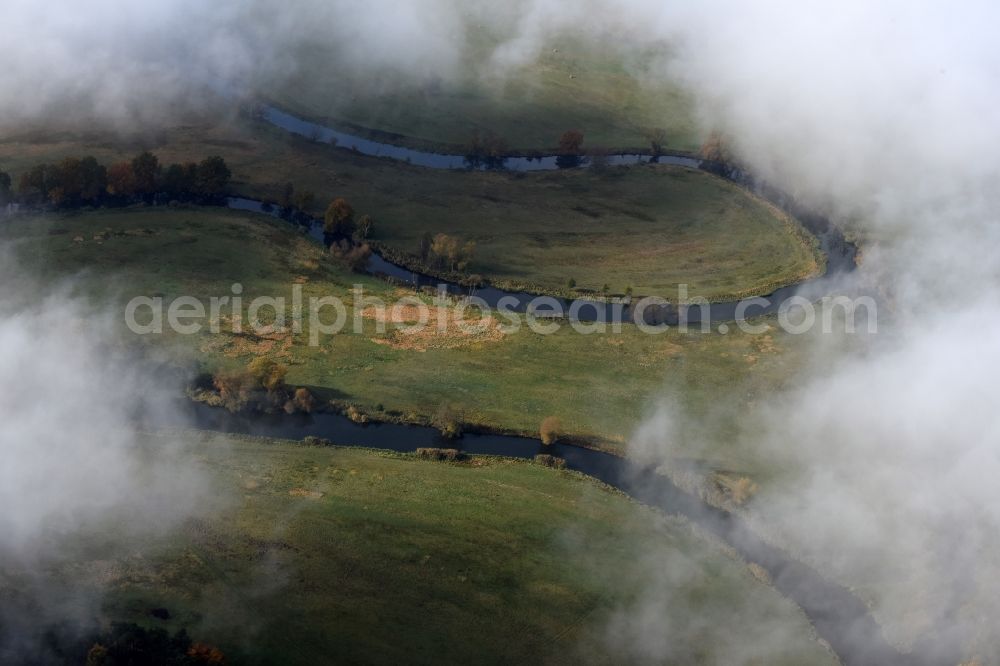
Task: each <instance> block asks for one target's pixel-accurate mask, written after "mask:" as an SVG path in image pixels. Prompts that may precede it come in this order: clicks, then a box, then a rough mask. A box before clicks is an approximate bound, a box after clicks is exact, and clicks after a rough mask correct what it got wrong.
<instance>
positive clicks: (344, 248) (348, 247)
mask: <svg viewBox="0 0 1000 666" xmlns="http://www.w3.org/2000/svg"><path fill="white" fill-rule="evenodd" d="M374 229H375V221H374V220H372V218H371V216H370V215H362V216H361V217H359V218H358V219H357V220H355V219H354V207H353V206H351V204H350V203H349V202H348V201H347V199H344V198H340V197H338V198H336V199H334V200H333V201H331V202H330V205H329V206H327V207H326V213H325V214H324V215H323V232H324V233H325V234H326V235H327V236H328V237H329V239H330V254H331V255H333V257H335V258H336V259H339V260H340V261H342V262H344V263H345V264H347V266H348V267H349V268H350V269H351V270H352V271H357V272H361V271H363V270H364V268H365V266H367V265H368V259H369V258H370V257H371V256H372V248H371V246H370V245H369V244H368V243H367V240H368V238H369V237H371V235H372V232H373V230H374Z"/></svg>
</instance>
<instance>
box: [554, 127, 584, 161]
mask: <svg viewBox="0 0 1000 666" xmlns="http://www.w3.org/2000/svg"><path fill="white" fill-rule="evenodd" d="M582 150H583V132H581V131H580V130H575V129H573V130H568V131H566V132H564V133H563V135H562V136H561V137H559V146H558V152H559V154H560V155H579V154H580V153H581V152H582Z"/></svg>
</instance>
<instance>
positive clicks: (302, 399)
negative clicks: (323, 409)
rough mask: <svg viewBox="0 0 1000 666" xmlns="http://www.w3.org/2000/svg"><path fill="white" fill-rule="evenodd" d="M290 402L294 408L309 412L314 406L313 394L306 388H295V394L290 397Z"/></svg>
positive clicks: (304, 412)
mask: <svg viewBox="0 0 1000 666" xmlns="http://www.w3.org/2000/svg"><path fill="white" fill-rule="evenodd" d="M292 402H293V404H294V405H295V408H296V409H297V410H298V411H300V412H302V413H303V414H311V413H312V410H314V409H315V408H316V398H314V397H313V394H312V393H310V392H309V389H307V388H302V387H300V388H297V389H295V396H294V397H293V398H292Z"/></svg>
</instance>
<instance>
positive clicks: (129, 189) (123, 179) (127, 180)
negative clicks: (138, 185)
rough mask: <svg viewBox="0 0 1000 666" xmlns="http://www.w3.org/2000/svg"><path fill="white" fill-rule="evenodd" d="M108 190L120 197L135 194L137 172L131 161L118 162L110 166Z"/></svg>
mask: <svg viewBox="0 0 1000 666" xmlns="http://www.w3.org/2000/svg"><path fill="white" fill-rule="evenodd" d="M107 191H108V194H110V195H111V196H113V197H116V198H119V199H129V198H131V197H134V196H135V192H136V190H135V172H134V171H133V170H132V163H131V162H118V163H117V164H112V165H111V166H109V167H108V185H107Z"/></svg>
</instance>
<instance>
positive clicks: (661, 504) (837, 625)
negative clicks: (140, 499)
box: [144, 402, 958, 666]
mask: <svg viewBox="0 0 1000 666" xmlns="http://www.w3.org/2000/svg"><path fill="white" fill-rule="evenodd" d="M180 409H182V410H183V411H184V413H183V414H182V417H183V418H182V419H181V421H182V422H183V423H185V424H188V425H193V426H194V427H195V428H197V429H200V430H208V431H215V432H222V433H234V434H244V435H252V436H256V437H269V438H279V439H291V440H301V439H304V438H305V437H318V438H320V439H322V440H326V441H329V442H334V443H336V444H337V445H338V446H349V447H365V448H377V449H386V450H391V451H397V452H401V453H412V452H414V451H416V450H417V449H418V448H421V447H438V448H458V449H460V450H461V451H462V452H464V453H466V454H471V455H494V456H505V457H509V458H520V459H528V460H530V459H532V458H534V456H535V455H537V454H539V453H547V454H551V455H554V456H558V457H559V458H562V459H564V460H565V461H566V467H567V468H568V469H571V470H574V471H577V472H581V473H583V474H587V475H589V476H592V477H594V478H595V479H598V480H600V481H603V482H604V483H607V484H608V485H610V486H613V487H615V488H618V489H619V490H621V491H623V492H625V493H626V494H628V495H630V496H631V497H633V498H635V499H636V500H638V501H640V502H643V503H644V504H648V505H650V506H655V507H657V508H659V509H661V510H663V511H665V512H667V513H670V514H676V515H681V516H684V517H685V518H687V519H689V520H691V521H692V522H693V523H695V524H697V525H699V526H700V527H702V528H703V529H705V530H707V531H708V532H710V533H711V534H713V535H715V536H716V537H718V538H719V539H721V540H722V541H724V542H725V543H727V544H728V545H730V546H732V547H733V548H734V549H735V550H736V551H737V552H738V553H739V554H740V555H741V557H743V558H744V559H745V560H746V561H748V562H754V563H756V564H758V565H760V566H761V567H763V568H764V569H765V570H766V571H767V572H768V574H769V575H770V576H771V579H772V581H773V585H774V587H775V588H776V589H777V590H778V591H779V592H780V593H781V594H783V595H785V596H786V597H788V598H789V599H791V600H792V601H794V602H795V603H796V604H798V605H799V607H800V608H801V609H802V610H803V612H804V613H805V614H806V616H807V617H808V618H809V620H810V622H811V623H812V624H813V626H814V627H815V628H816V632H817V633H818V634H819V636H820V637H822V638H823V639H824V640H826V641H827V642H828V643H829V644H830V646H831V647H832V648H833V650H834V651H835V652H836V654H837V656H838V657H839V658H840V659H841V661H842V662H843V663H844V664H846V665H847V666H897V665H904V664H914V665H917V666H931V665H936V664H946V663H951V664H955V663H958V662H957V660H956V659H951V658H950V657H949V656H946V655H950V654H951V653H952V651H951V650H947V649H946V648H945V647H944V646H942V645H936V644H934V643H933V642H930V641H929V642H928V644H927V645H921V646H919V649H918V650H915V652H916V654H918V655H919V656H913V655H909V654H903V653H900V652H899V651H898V650H896V649H895V648H893V647H892V646H891V645H889V644H888V643H887V642H886V640H885V638H884V636H883V634H882V631H881V628H880V627H879V626H878V624H877V623H876V622H875V620H874V618H873V617H872V615H871V614H870V613H869V611H868V609H867V607H866V606H865V604H864V603H863V602H862V601H861V600H860V599H858V597H857V596H855V595H854V594H853V593H851V591H850V590H848V589H847V588H845V587H842V586H840V585H837V584H836V583H833V582H830V581H828V580H827V579H826V578H824V577H823V576H822V575H821V574H820V573H819V572H818V571H816V570H815V569H813V568H812V567H810V566H808V565H806V564H803V563H802V562H800V561H798V560H796V559H795V558H794V557H792V556H790V555H789V554H788V553H786V552H784V551H783V550H781V549H780V548H776V547H774V546H772V545H769V544H768V543H766V542H765V541H764V540H763V539H761V538H760V537H759V536H757V535H756V534H755V533H754V532H753V531H752V530H751V529H750V528H749V527H748V526H747V524H746V523H745V521H744V520H743V519H742V518H740V517H739V516H736V515H734V514H731V513H729V512H726V511H723V510H720V509H717V508H715V507H712V506H709V505H707V504H705V503H704V502H703V501H702V500H700V499H698V498H697V497H695V496H693V495H691V494H690V493H687V492H685V491H683V490H681V489H680V488H678V487H677V486H676V485H674V483H673V482H671V481H670V479H668V478H667V477H665V476H663V475H662V474H660V473H658V472H656V471H655V469H653V468H652V467H648V466H643V465H640V464H638V463H636V462H633V461H631V460H629V459H627V458H623V457H620V456H616V455H612V454H610V453H604V452H602V451H596V450H593V449H586V448H582V447H579V446H573V445H569V444H560V443H556V444H553V445H552V446H547V447H546V446H543V445H542V443H541V442H540V441H539V440H537V439H532V438H529V437H517V436H511V435H494V434H482V433H466V434H465V435H463V436H462V437H461V438H460V439H458V440H448V439H444V438H443V437H442V436H441V434H440V433H439V432H438V431H437V430H436V429H434V428H430V427H426V426H411V425H399V424H393V423H370V424H365V425H360V424H357V423H355V422H353V421H351V420H350V419H348V418H347V417H345V416H341V415H339V414H333V413H318V414H312V415H293V416H288V415H284V414H281V415H237V414H231V413H230V412H227V411H225V410H223V409H220V408H214V407H208V406H206V405H203V404H200V403H193V402H184V403H182V404H181V406H180ZM144 425H146V426H152V427H163V426H170V425H175V423H169V422H147V423H145V424H144Z"/></svg>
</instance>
